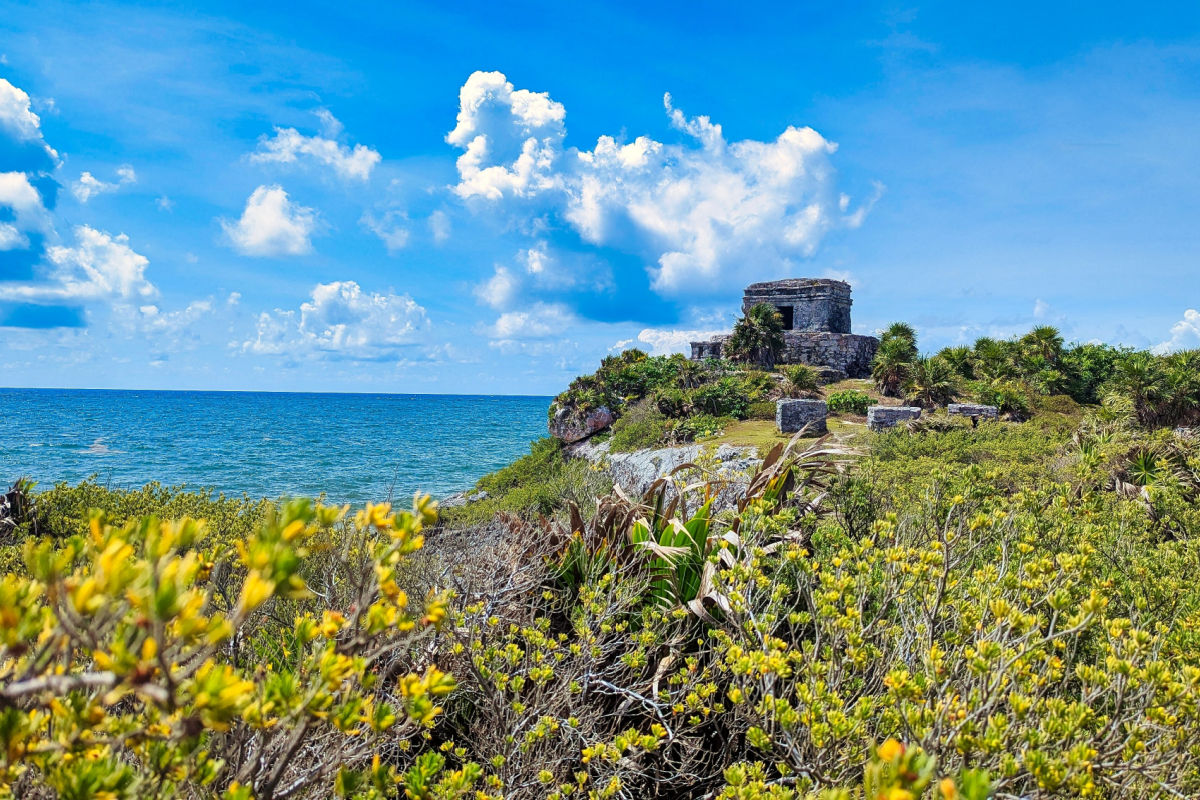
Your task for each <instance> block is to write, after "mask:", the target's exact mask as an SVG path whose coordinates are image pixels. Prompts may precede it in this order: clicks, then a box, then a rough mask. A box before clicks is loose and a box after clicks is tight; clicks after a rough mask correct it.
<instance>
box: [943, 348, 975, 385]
mask: <svg viewBox="0 0 1200 800" xmlns="http://www.w3.org/2000/svg"><path fill="white" fill-rule="evenodd" d="M973 356H974V353H972V352H971V348H969V347H964V346H959V347H945V348H942V350H941V351H940V352H939V353H938V358H941V359H942V360H944V361H945V362H946V363H947V364H949V365H950V367H951V368H952V369H953V370H954V371H955V372H957V373H958V374H959V375H961V376H962V377H964V378H966V379H967V380H970V379H972V378H974V377H975V371H974V367H975V365H974V363H973V362H972V358H973Z"/></svg>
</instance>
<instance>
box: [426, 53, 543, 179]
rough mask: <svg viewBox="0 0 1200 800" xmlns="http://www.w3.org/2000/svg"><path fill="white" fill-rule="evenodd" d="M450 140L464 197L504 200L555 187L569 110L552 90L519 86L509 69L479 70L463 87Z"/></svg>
mask: <svg viewBox="0 0 1200 800" xmlns="http://www.w3.org/2000/svg"><path fill="white" fill-rule="evenodd" d="M458 97H459V111H458V124H457V125H455V127H454V130H452V131H450V133H448V134H447V135H446V141H447V142H449V143H450V144H452V145H454V146H455V147H459V148H461V149H463V150H464V151H465V152H464V153H463V154H462V155H461V156H459V158H458V173H459V178H460V180H459V184H458V186H456V187H455V191H456V192H457V193H458V194H459V195H460V196H461V197H485V198H487V199H490V200H499V199H501V198H502V197H505V196H512V195H516V196H524V195H530V194H536V193H537V192H540V191H543V190H546V189H549V188H551V187H552V186H553V184H554V182H555V175H554V170H555V162H556V161H557V160H558V159H559V157H560V156H561V154H562V140H563V137H564V136H565V135H566V128H565V126H564V125H563V120H564V119H565V118H566V109H565V108H563V106H562V104H561V103H556V102H555V101H553V100H551V99H550V95H549V93H547V92H530V91H528V90H525V89H514V88H513V85H512V84H511V83H509V82H508V79H507V78H505V76H504V74H503V73H500V72H474V73H472V74H471V76H470V77H469V78H467V82H466V83H465V84H463V87H462V89H461V90H460V91H459V94H458Z"/></svg>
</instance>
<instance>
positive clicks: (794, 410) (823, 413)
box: [775, 400, 829, 435]
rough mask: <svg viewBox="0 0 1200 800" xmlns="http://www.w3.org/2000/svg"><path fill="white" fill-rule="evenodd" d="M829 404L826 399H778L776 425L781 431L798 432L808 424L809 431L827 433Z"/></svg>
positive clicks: (815, 433)
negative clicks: (826, 422) (826, 421)
mask: <svg viewBox="0 0 1200 800" xmlns="http://www.w3.org/2000/svg"><path fill="white" fill-rule="evenodd" d="M828 415H829V406H827V405H826V404H825V401H824V400H777V401H776V402H775V425H776V427H778V428H779V431H780V433H796V432H797V431H799V430H802V429H804V428H805V427H806V426H807V430H808V433H811V434H814V435H817V434H821V433H825V432H826V431H827V430H828V428H827V427H826V425H825V419H826V417H827V416H828Z"/></svg>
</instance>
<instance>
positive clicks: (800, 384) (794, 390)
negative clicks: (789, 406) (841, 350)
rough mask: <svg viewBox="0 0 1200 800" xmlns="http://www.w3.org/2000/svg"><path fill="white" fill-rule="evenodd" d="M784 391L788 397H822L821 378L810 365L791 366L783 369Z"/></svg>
mask: <svg viewBox="0 0 1200 800" xmlns="http://www.w3.org/2000/svg"><path fill="white" fill-rule="evenodd" d="M783 374H784V377H785V378H786V379H787V381H786V383H785V384H784V391H786V392H787V395H788V397H802V398H805V397H807V398H815V397H820V396H821V377H820V375H819V374H818V373H817V370H816V368H814V367H810V366H809V365H808V364H789V365H788V366H786V367H784V368H783Z"/></svg>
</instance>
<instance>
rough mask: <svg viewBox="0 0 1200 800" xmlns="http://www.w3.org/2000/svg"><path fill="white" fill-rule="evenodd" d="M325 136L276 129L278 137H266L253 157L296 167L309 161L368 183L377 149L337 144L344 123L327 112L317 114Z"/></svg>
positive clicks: (341, 175) (378, 156)
mask: <svg viewBox="0 0 1200 800" xmlns="http://www.w3.org/2000/svg"><path fill="white" fill-rule="evenodd" d="M317 116H318V117H319V118H320V120H321V127H322V132H323V133H325V134H326V135H325V136H305V135H304V134H302V133H300V132H299V131H298V130H296V129H295V128H275V135H274V136H271V137H270V138H268V137H263V138H262V140H261V141H259V143H258V150H257V151H255V152H254V153H252V154H251V155H250V160H251V161H254V162H257V163H263V164H266V163H277V164H294V163H296V162H297V161H299V160H301V159H308V160H310V161H313V162H315V163H318V164H321V165H323V166H326V167H331V168H332V169H333V171H334V172H335V173H337V175H338V176H339V177H340V178H343V179H353V180H360V181H365V180H367V179H368V178H369V177H371V170H373V169H374V168H375V165H376V164H378V163H379V162H380V160H381V158H382V157H381V156H380V155H379V152H378V151H377V150H373V149H371V148H370V147H367V146H366V145H362V144H357V145H355V146H354V147H349V146H348V145H344V144H342V143H340V142H338V141H337V139H336V137H337V136H339V135H340V134H341V132H342V124H341V123H340V122H338V121H337V119H336V118H335V117H334V116H333V114H331V113H329V111H328V110H326V109H321V110H320V111H318V112H317Z"/></svg>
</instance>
